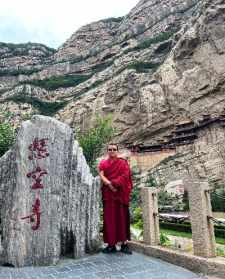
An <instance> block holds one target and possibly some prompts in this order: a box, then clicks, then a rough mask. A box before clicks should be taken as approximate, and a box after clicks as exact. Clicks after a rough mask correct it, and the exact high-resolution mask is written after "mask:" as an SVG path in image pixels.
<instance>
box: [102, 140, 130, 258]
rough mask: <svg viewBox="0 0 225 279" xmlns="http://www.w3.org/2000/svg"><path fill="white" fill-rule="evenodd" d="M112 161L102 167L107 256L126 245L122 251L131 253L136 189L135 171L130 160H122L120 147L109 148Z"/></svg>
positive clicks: (111, 145)
mask: <svg viewBox="0 0 225 279" xmlns="http://www.w3.org/2000/svg"><path fill="white" fill-rule="evenodd" d="M107 151H108V158H107V159H106V160H102V161H101V162H100V164H99V175H100V178H101V181H102V200H103V238H104V242H105V243H107V244H108V246H107V247H106V248H104V249H103V251H102V252H103V253H113V252H116V244H117V243H118V242H122V244H121V252H123V253H126V254H131V253H132V252H131V251H130V249H129V247H128V245H127V240H130V215H129V200H130V193H131V189H132V180H131V171H130V168H129V165H128V162H127V160H125V159H122V158H120V157H118V145H116V144H109V145H108V150H107Z"/></svg>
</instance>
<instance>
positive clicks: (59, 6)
mask: <svg viewBox="0 0 225 279" xmlns="http://www.w3.org/2000/svg"><path fill="white" fill-rule="evenodd" d="M138 2H139V0H55V1H54V0H35V1H34V0H6V1H1V6H0V42H5V43H27V42H34V43H42V44H45V45H47V46H49V47H53V48H57V47H59V46H60V45H62V44H63V43H64V42H65V41H66V40H67V39H68V38H69V37H70V36H71V35H72V34H73V33H74V32H75V31H76V30H77V29H79V28H80V27H81V26H83V25H85V24H87V23H91V22H93V21H97V20H100V19H104V18H108V17H119V16H124V15H126V14H127V13H129V11H130V10H131V9H132V8H133V7H134V6H135V5H136V4H137V3H138Z"/></svg>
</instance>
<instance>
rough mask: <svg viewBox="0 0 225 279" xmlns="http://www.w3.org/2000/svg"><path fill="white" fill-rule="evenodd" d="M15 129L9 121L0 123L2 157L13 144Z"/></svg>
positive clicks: (0, 153) (0, 150)
mask: <svg viewBox="0 0 225 279" xmlns="http://www.w3.org/2000/svg"><path fill="white" fill-rule="evenodd" d="M14 138H15V135H14V129H13V128H12V126H11V125H10V124H8V123H5V122H2V123H0V157H1V156H2V155H4V154H5V152H6V151H8V150H9V148H10V147H11V146H12V144H13V142H14Z"/></svg>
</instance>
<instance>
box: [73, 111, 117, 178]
mask: <svg viewBox="0 0 225 279" xmlns="http://www.w3.org/2000/svg"><path fill="white" fill-rule="evenodd" d="M114 134H115V129H114V128H113V127H112V118H111V117H110V116H108V117H105V118H100V117H97V118H96V121H95V125H94V127H92V128H90V129H89V130H88V131H86V132H85V133H83V134H82V133H78V141H79V143H80V146H81V147H82V148H83V154H84V156H85V158H86V160H87V163H88V164H89V165H90V167H91V170H92V172H93V173H94V174H96V159H97V158H98V157H99V156H100V154H101V150H102V148H103V146H104V144H106V143H107V142H109V141H110V140H111V139H112V137H113V136H114Z"/></svg>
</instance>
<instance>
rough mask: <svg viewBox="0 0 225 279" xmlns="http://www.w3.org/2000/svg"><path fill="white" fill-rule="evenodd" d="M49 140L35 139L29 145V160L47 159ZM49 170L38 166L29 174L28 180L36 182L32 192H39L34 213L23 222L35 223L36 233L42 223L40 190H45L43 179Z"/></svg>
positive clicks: (33, 206) (33, 208)
mask: <svg viewBox="0 0 225 279" xmlns="http://www.w3.org/2000/svg"><path fill="white" fill-rule="evenodd" d="M47 141H48V139H47V138H42V139H38V138H35V139H34V140H33V142H32V143H31V144H30V145H29V147H28V150H29V154H28V159H29V160H33V159H36V160H40V159H45V158H46V157H48V156H49V153H48V150H47ZM47 174H48V172H47V170H45V169H43V168H41V167H40V166H37V167H36V168H35V169H34V170H33V171H31V172H28V173H27V178H32V179H33V180H34V183H33V184H32V186H31V189H32V190H38V192H37V197H36V199H35V202H34V204H33V205H32V212H31V214H29V215H27V216H25V217H22V218H21V219H22V220H25V219H28V220H29V222H30V223H34V225H32V226H31V228H32V230H34V231H36V230H38V229H39V227H40V223H41V213H42V212H41V201H40V197H39V196H40V189H43V188H44V185H43V184H42V178H43V176H44V175H47Z"/></svg>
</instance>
